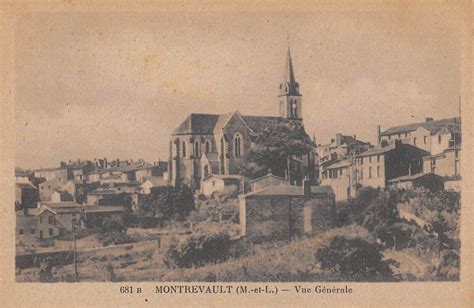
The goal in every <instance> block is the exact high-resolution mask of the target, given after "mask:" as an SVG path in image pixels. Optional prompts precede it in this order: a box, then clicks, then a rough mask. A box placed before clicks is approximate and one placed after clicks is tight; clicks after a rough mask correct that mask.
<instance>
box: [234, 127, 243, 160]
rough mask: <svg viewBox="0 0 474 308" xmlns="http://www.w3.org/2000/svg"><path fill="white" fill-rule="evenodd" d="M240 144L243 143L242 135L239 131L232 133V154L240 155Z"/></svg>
mask: <svg viewBox="0 0 474 308" xmlns="http://www.w3.org/2000/svg"><path fill="white" fill-rule="evenodd" d="M242 144H243V137H242V135H241V134H240V133H238V132H237V133H235V135H234V156H235V157H241V156H242Z"/></svg>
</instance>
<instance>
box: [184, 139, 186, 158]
mask: <svg viewBox="0 0 474 308" xmlns="http://www.w3.org/2000/svg"><path fill="white" fill-rule="evenodd" d="M183 157H186V141H183Z"/></svg>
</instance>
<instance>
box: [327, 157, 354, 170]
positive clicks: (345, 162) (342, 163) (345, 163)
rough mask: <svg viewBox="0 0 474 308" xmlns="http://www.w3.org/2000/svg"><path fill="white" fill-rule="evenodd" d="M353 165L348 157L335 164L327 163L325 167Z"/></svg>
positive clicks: (334, 167)
mask: <svg viewBox="0 0 474 308" xmlns="http://www.w3.org/2000/svg"><path fill="white" fill-rule="evenodd" d="M350 165H351V162H350V161H349V160H347V159H344V160H341V161H337V162H334V163H333V164H330V165H325V166H324V169H336V168H344V167H349V166H350Z"/></svg>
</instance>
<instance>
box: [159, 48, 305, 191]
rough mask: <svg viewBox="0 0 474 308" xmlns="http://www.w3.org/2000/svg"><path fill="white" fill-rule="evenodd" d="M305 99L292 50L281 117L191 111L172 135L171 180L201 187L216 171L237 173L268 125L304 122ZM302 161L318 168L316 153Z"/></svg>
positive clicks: (280, 103) (282, 88) (280, 102)
mask: <svg viewBox="0 0 474 308" xmlns="http://www.w3.org/2000/svg"><path fill="white" fill-rule="evenodd" d="M301 102H302V101H301V93H300V90H299V84H298V82H297V81H296V78H295V73H294V69H293V63H292V59H291V54H290V51H289V50H288V55H287V61H286V68H285V76H284V80H283V81H282V83H281V84H280V91H279V95H278V107H279V114H280V116H277V117H275V116H245V115H242V114H240V112H239V111H237V110H236V111H234V112H231V113H226V114H190V115H189V116H188V117H187V118H186V119H185V120H184V121H183V122H182V123H181V124H180V125H179V126H178V127H177V128H176V129H175V131H174V132H173V134H172V135H171V140H170V143H169V153H170V155H169V163H168V166H169V167H168V172H169V178H170V181H171V183H172V184H173V185H180V184H186V185H189V186H191V188H193V189H200V187H201V181H202V180H203V179H204V178H207V177H208V176H210V175H212V174H217V175H237V174H238V173H239V172H240V166H241V165H242V164H243V163H244V161H245V156H246V154H247V153H248V151H249V150H250V148H251V147H252V145H253V144H252V138H253V136H255V135H256V134H257V133H259V132H261V131H262V130H263V129H264V128H265V126H266V125H267V124H281V125H286V124H287V123H288V122H294V123H296V124H297V125H302V118H303V116H302V106H301ZM301 160H302V161H303V160H304V162H303V164H306V165H309V164H313V167H312V168H311V167H309V168H305V170H314V155H313V153H308V157H307V158H305V159H301ZM306 167H308V166H306Z"/></svg>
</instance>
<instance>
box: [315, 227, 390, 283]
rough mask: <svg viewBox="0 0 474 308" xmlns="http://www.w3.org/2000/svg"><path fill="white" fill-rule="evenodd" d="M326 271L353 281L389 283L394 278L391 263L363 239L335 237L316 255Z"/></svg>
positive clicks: (377, 249) (376, 248) (375, 246)
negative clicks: (381, 281)
mask: <svg viewBox="0 0 474 308" xmlns="http://www.w3.org/2000/svg"><path fill="white" fill-rule="evenodd" d="M314 256H315V258H316V261H317V262H319V263H320V267H321V269H322V270H324V271H329V272H335V273H336V274H338V275H340V276H342V277H344V278H345V279H347V280H351V281H377V280H378V281H380V280H383V281H387V280H390V279H391V278H392V271H391V269H390V267H389V264H390V263H389V262H387V261H384V260H383V256H382V254H381V253H380V251H379V248H378V247H377V245H375V244H371V243H369V242H367V241H365V240H363V239H360V238H356V239H349V238H345V237H342V236H335V237H334V238H333V239H332V240H331V242H330V244H329V245H328V246H325V247H322V248H319V249H318V250H317V251H316V253H315V254H314Z"/></svg>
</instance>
